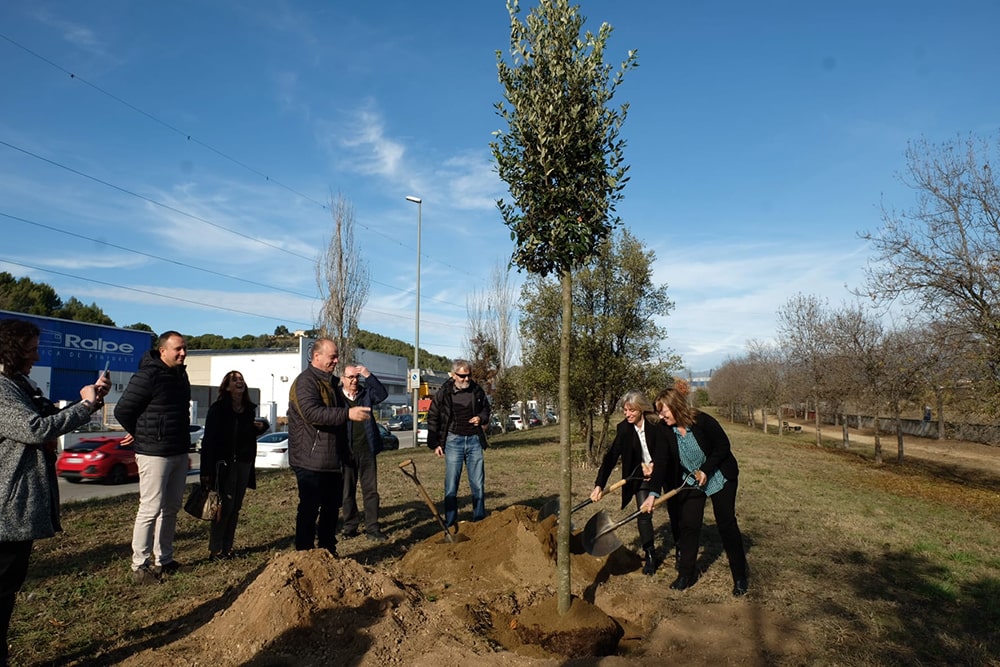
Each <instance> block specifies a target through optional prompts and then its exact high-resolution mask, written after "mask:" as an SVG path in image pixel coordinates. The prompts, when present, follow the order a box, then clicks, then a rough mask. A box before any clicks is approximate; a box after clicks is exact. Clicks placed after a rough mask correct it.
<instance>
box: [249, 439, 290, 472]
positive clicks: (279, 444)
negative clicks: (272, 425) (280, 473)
mask: <svg viewBox="0 0 1000 667" xmlns="http://www.w3.org/2000/svg"><path fill="white" fill-rule="evenodd" d="M254 467H255V468H257V469H262V468H287V467H288V432H287V431H275V432H274V433H265V434H264V435H262V436H260V437H259V438H257V461H256V462H255V463H254Z"/></svg>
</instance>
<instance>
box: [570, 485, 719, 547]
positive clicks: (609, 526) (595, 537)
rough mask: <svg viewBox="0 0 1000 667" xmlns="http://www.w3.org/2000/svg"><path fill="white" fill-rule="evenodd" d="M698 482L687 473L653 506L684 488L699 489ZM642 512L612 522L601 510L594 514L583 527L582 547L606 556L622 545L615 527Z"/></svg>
mask: <svg viewBox="0 0 1000 667" xmlns="http://www.w3.org/2000/svg"><path fill="white" fill-rule="evenodd" d="M699 488H701V487H699V486H698V483H697V482H696V481H695V479H694V476H693V475H688V476H687V477H685V478H684V483H683V484H681V485H680V486H678V487H677V488H676V489H672V490H670V491H668V492H666V493H664V494H663V495H662V496H660V497H659V498H657V499H656V500H654V501H653V507H654V508H655V507H659V506H660V505H661V504H663V502H664V501H666V500H667V499H669V498H673V497H674V496H676V495H677V494H678V493H680V492H681V491H683V490H684V489H699ZM640 514H642V511H641V510H636V511H635V512H632V513H631V514H629V515H628V516H627V517H625V518H624V519H621V520H620V521H615V522H612V521H611V519H610V518H609V517H608V515H607V514H606V513H605V512H604V510H601V511H600V512H598V513H597V514H595V515H594V516H592V517H590V521H588V522H587V525H586V526H584V527H583V548H584V549H586V551H587V553H588V554H590V555H591V556H597V557H601V556H607V555H608V554H609V553H611V552H612V551H614V550H615V549H617V548H618V547H620V546H621V545H622V542H621V540H619V539H618V536H617V535H615V528H618V527H619V526H624V525H625V524H626V523H628V522H629V521H632V520H633V519H637V518H638V517H639V515H640Z"/></svg>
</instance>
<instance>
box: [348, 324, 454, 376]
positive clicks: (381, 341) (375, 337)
mask: <svg viewBox="0 0 1000 667" xmlns="http://www.w3.org/2000/svg"><path fill="white" fill-rule="evenodd" d="M355 342H356V344H357V347H358V348H359V349H362V350H371V351H372V352H381V353H383V354H391V355H394V356H397V357H403V358H404V359H409V360H411V361H412V360H413V344H412V343H405V342H403V341H401V340H398V339H396V338H389V337H387V336H383V335H382V334H377V333H372V332H371V331H365V330H364V329H359V330H358V335H357V338H356V340H355ZM420 367H421V368H429V369H431V370H435V371H445V372H447V371H450V370H451V359H449V358H448V357H443V356H441V355H440V354H431V353H430V352H427V351H426V350H424V349H423V348H421V349H420Z"/></svg>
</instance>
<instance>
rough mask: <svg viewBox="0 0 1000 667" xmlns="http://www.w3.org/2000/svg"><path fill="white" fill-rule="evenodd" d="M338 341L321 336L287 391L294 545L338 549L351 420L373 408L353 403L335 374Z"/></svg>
mask: <svg viewBox="0 0 1000 667" xmlns="http://www.w3.org/2000/svg"><path fill="white" fill-rule="evenodd" d="M338 357H339V355H338V353H337V344H336V343H335V342H333V341H332V340H330V339H329V338H320V339H319V340H317V341H316V343H315V344H314V345H313V349H312V353H311V354H310V361H309V366H307V367H306V369H305V370H304V371H302V373H300V374H299V376H298V377H297V378H295V382H293V383H292V388H291V391H290V392H289V396H288V463H289V465H291V467H292V470H293V471H294V472H295V480H296V481H297V482H298V487H299V505H298V509H297V511H296V514H295V548H296V549H297V550H299V551H302V550H306V549H312V548H314V547H316V546H318V547H319V548H320V549H326V550H327V551H329V552H330V553H332V554H333V555H336V554H337V514H338V513H339V512H340V503H341V501H342V499H343V496H344V471H343V466H344V463H345V462H346V461H348V460H349V459H350V456H351V449H350V442H349V440H348V436H347V423H348V421H352V422H364V421H366V420H368V419H370V418H371V414H372V409H371V408H370V407H367V406H362V405H356V406H354V407H350V406H349V405H348V404H347V400H346V399H345V398H344V394H343V392H342V391H341V388H340V380H339V379H338V378H337V377H336V376H335V375H334V374H333V370H334V368H336V366H337V359H338Z"/></svg>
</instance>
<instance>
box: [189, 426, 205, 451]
mask: <svg viewBox="0 0 1000 667" xmlns="http://www.w3.org/2000/svg"><path fill="white" fill-rule="evenodd" d="M189 428H190V430H191V449H192V451H195V452H200V451H201V439H202V437H203V436H204V435H205V427H204V426H199V425H198V424H191V426H190V427H189Z"/></svg>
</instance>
